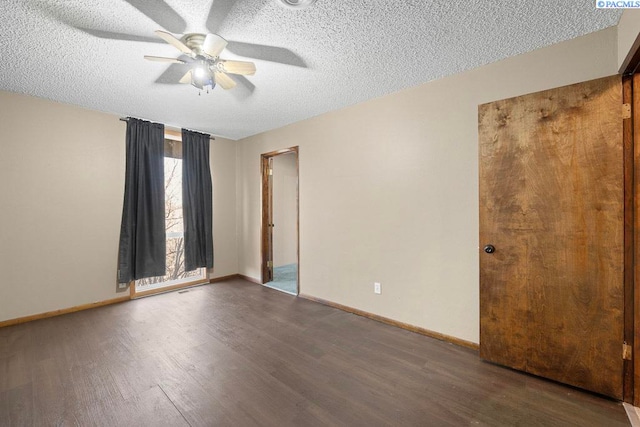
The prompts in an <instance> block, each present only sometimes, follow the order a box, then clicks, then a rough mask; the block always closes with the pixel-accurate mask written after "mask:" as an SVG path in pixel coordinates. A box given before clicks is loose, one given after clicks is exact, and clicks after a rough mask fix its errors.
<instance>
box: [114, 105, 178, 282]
mask: <svg viewBox="0 0 640 427" xmlns="http://www.w3.org/2000/svg"><path fill="white" fill-rule="evenodd" d="M126 144H127V147H126V172H125V186H124V205H123V208H122V223H121V226H120V246H119V250H118V282H119V283H128V282H130V281H132V280H137V279H143V278H145V277H154V276H164V274H165V270H166V235H165V218H164V216H165V215H164V125H163V124H159V123H151V122H147V121H144V120H138V119H133V118H129V119H128V120H127V141H126Z"/></svg>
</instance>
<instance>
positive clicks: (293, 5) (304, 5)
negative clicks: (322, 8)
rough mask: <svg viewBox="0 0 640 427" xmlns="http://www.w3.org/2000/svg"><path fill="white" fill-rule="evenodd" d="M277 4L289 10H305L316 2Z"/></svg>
mask: <svg viewBox="0 0 640 427" xmlns="http://www.w3.org/2000/svg"><path fill="white" fill-rule="evenodd" d="M277 2H278V3H279V4H281V5H283V6H285V7H288V8H289V9H305V8H307V7H309V6H311V5H313V4H314V3H315V2H316V0H277Z"/></svg>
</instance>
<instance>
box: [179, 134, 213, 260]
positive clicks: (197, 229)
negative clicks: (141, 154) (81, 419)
mask: <svg viewBox="0 0 640 427" xmlns="http://www.w3.org/2000/svg"><path fill="white" fill-rule="evenodd" d="M209 138H210V135H206V134H202V133H198V132H193V131H189V130H186V129H182V214H183V218H184V262H185V270H186V271H190V270H195V269H196V268H200V267H205V268H211V267H213V230H212V228H213V222H212V221H213V211H212V210H213V207H212V183H211V167H210V165H209Z"/></svg>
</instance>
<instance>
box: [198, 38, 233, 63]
mask: <svg viewBox="0 0 640 427" xmlns="http://www.w3.org/2000/svg"><path fill="white" fill-rule="evenodd" d="M225 47H227V41H226V40H225V39H223V38H222V37H220V36H219V35H217V34H207V37H205V39H204V43H202V51H203V52H204V53H206V54H207V55H209V56H210V57H212V58H217V57H218V56H220V52H222V51H223V50H224V48H225Z"/></svg>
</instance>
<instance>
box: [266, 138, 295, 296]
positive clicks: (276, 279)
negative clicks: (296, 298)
mask: <svg viewBox="0 0 640 427" xmlns="http://www.w3.org/2000/svg"><path fill="white" fill-rule="evenodd" d="M261 166H262V283H263V284H264V285H265V286H268V287H270V288H274V289H277V290H279V291H282V292H286V293H288V294H291V295H298V292H299V277H300V274H299V255H298V254H299V251H298V147H292V148H286V149H283V150H278V151H274V152H271V153H266V154H263V155H262V162H261Z"/></svg>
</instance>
